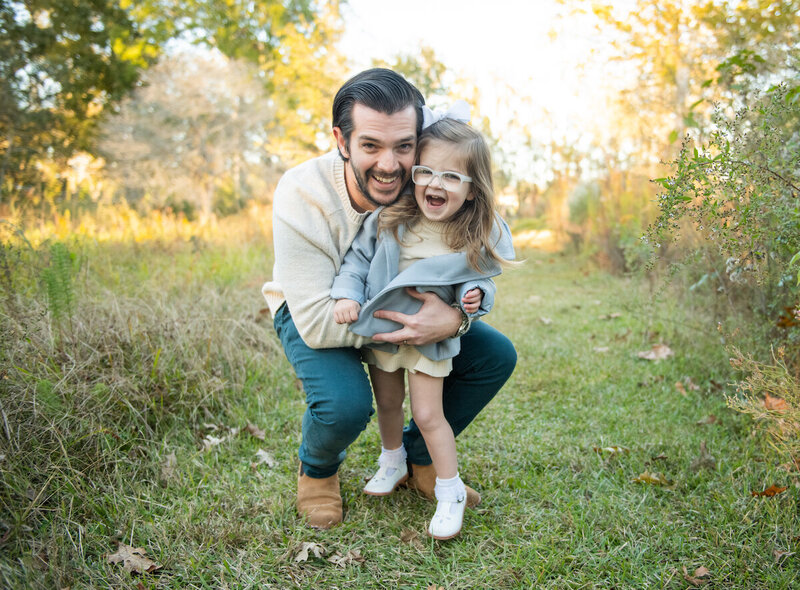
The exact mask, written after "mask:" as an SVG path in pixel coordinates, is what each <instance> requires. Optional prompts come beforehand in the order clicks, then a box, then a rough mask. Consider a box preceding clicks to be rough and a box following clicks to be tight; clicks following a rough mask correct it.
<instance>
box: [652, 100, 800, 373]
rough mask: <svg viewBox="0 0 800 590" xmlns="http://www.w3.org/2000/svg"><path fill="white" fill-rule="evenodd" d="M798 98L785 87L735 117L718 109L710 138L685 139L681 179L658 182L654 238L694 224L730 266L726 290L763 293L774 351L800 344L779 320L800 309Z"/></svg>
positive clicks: (793, 329) (799, 326)
mask: <svg viewBox="0 0 800 590" xmlns="http://www.w3.org/2000/svg"><path fill="white" fill-rule="evenodd" d="M798 98H800V93H798V92H797V88H788V87H787V86H785V85H781V86H777V87H774V88H772V89H771V90H770V91H769V92H766V93H764V94H762V95H760V96H758V97H756V98H755V99H753V100H752V101H751V102H750V103H749V104H746V105H745V106H743V107H742V108H741V109H739V110H738V111H737V112H736V113H735V115H733V116H731V115H728V114H726V112H725V111H723V110H722V109H718V110H717V112H716V113H715V116H714V128H715V130H714V131H713V132H712V133H711V135H710V138H709V140H708V141H707V142H705V143H703V144H699V145H691V142H690V141H689V140H688V139H687V140H685V141H684V144H683V148H682V150H681V152H680V154H679V156H678V157H677V158H676V160H675V161H674V162H673V167H674V173H673V174H672V175H671V176H669V177H666V178H658V179H655V182H657V183H658V184H660V185H661V186H662V187H663V191H662V192H661V194H660V195H659V198H658V205H659V208H660V214H659V216H658V218H657V219H656V221H655V222H654V224H653V225H652V226H651V227H650V229H649V231H648V236H647V238H648V239H649V240H651V241H654V242H663V241H667V240H668V239H669V238H670V237H672V238H675V237H676V236H677V235H678V234H679V232H680V228H681V227H682V225H681V223H682V222H684V221H685V220H689V221H691V222H692V223H693V225H694V227H695V229H696V230H697V231H698V232H700V234H701V235H702V236H703V237H704V238H705V239H706V240H707V243H710V244H712V245H713V246H714V247H715V248H716V250H717V252H718V253H719V254H720V255H721V259H722V260H724V261H725V262H724V274H725V275H726V278H727V285H728V286H729V287H730V288H731V289H735V288H737V287H738V288H744V287H745V286H748V287H749V288H751V289H755V290H757V291H758V292H759V295H760V301H761V305H760V309H757V310H756V311H758V312H759V313H760V314H761V315H762V317H764V318H765V319H766V320H767V321H769V322H770V323H771V324H772V325H773V327H774V329H773V330H772V331H771V333H770V338H771V342H770V343H771V344H774V345H781V344H787V345H789V346H796V345H797V344H800V322H784V323H783V324H781V323H780V320H779V318H780V317H781V316H782V315H785V314H786V313H787V312H788V313H789V316H791V315H792V313H791V312H792V310H794V309H795V308H797V307H798V305H799V304H800V285H799V284H798V280H797V277H796V274H797V269H796V268H795V267H794V266H793V265H796V264H797V261H798V252H800V100H798ZM721 270H722V269H721ZM743 300H744V301H745V302H746V304H747V305H750V302H749V301H747V300H746V299H743ZM798 360H800V359H794V360H793V361H792V362H797V361H798Z"/></svg>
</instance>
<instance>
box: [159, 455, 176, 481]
mask: <svg viewBox="0 0 800 590" xmlns="http://www.w3.org/2000/svg"><path fill="white" fill-rule="evenodd" d="M177 467H178V458H177V457H176V456H175V453H170V454H169V455H167V456H166V457H164V461H162V463H161V482H162V483H166V482H168V481H169V480H171V479H172V478H173V477H175V469H177Z"/></svg>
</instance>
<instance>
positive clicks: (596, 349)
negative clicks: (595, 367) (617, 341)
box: [592, 346, 611, 354]
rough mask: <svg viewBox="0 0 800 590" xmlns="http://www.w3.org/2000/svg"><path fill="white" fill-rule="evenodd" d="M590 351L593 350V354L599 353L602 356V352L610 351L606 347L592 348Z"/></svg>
mask: <svg viewBox="0 0 800 590" xmlns="http://www.w3.org/2000/svg"><path fill="white" fill-rule="evenodd" d="M592 350H594V351H595V352H599V353H600V354H602V353H604V352H608V351H609V350H611V349H610V348H609V347H608V346H595V347H594V348H593V349H592Z"/></svg>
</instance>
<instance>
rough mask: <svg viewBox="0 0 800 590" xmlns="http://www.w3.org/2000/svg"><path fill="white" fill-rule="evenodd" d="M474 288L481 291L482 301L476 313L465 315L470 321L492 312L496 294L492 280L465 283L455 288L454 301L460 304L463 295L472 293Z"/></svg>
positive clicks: (495, 287)
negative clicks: (468, 292)
mask: <svg viewBox="0 0 800 590" xmlns="http://www.w3.org/2000/svg"><path fill="white" fill-rule="evenodd" d="M475 287H477V288H478V289H480V290H481V291H483V299H481V304H480V307H478V311H476V312H475V313H470V314H467V315H469V317H471V318H472V319H475V318H479V317H481V316H483V315H486V314H487V313H489V312H490V311H492V307H493V306H494V295H495V293H496V292H497V286H496V285H495V284H494V281H493V280H492V279H489V278H486V279H477V280H474V281H467V282H466V283H462V284H461V285H458V286H457V287H456V296H457V299H456V301H457V302H458V303H459V305H460V304H461V300H462V299H463V298H464V295H466V294H467V291H472V290H473V289H474V288H475ZM462 309H463V308H462Z"/></svg>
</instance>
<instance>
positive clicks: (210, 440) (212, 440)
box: [203, 434, 225, 451]
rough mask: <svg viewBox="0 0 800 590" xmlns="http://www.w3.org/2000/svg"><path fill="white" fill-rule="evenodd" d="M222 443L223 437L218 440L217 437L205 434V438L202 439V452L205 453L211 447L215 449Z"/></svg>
mask: <svg viewBox="0 0 800 590" xmlns="http://www.w3.org/2000/svg"><path fill="white" fill-rule="evenodd" d="M223 442H225V437H224V436H223V437H222V438H219V437H216V436H212V435H210V434H207V435H206V437H205V438H204V439H203V451H207V450H209V449H211V448H212V447H216V446H217V445H219V444H222V443H223Z"/></svg>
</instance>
